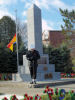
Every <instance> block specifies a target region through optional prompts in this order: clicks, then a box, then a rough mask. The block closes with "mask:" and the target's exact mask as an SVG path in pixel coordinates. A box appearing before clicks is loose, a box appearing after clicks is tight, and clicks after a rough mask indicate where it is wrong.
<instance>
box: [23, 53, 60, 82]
mask: <svg viewBox="0 0 75 100" xmlns="http://www.w3.org/2000/svg"><path fill="white" fill-rule="evenodd" d="M23 62H24V63H23V67H24V69H25V74H26V75H27V77H25V78H26V80H24V81H30V80H31V77H30V71H29V65H28V60H27V59H26V55H23ZM38 63H39V64H38V68H37V81H50V80H57V79H60V72H55V65H54V64H49V59H48V55H43V56H41V58H40V60H39V61H38Z"/></svg>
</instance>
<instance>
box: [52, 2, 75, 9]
mask: <svg viewBox="0 0 75 100" xmlns="http://www.w3.org/2000/svg"><path fill="white" fill-rule="evenodd" d="M50 5H52V6H54V7H55V8H57V9H59V8H62V9H68V10H72V9H75V5H68V4H66V3H64V2H62V1H61V0H52V2H51V4H50Z"/></svg>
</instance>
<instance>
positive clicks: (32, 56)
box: [26, 50, 40, 67]
mask: <svg viewBox="0 0 75 100" xmlns="http://www.w3.org/2000/svg"><path fill="white" fill-rule="evenodd" d="M26 57H27V59H28V60H29V67H33V66H34V67H37V66H38V64H37V60H38V59H40V54H39V52H38V51H37V50H33V51H31V50H29V51H28V52H27V53H26Z"/></svg>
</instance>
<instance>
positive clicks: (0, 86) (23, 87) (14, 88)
mask: <svg viewBox="0 0 75 100" xmlns="http://www.w3.org/2000/svg"><path fill="white" fill-rule="evenodd" d="M43 83H45V84H46V83H47V82H43ZM55 87H57V88H63V89H65V90H66V91H69V90H71V89H73V90H75V84H74V83H70V84H66V85H55V86H51V88H53V89H54V88H55ZM44 89H45V87H40V88H28V83H26V82H11V81H8V82H0V94H2V95H0V100H1V99H2V98H3V97H4V95H5V96H6V95H7V96H9V97H10V95H12V94H16V95H17V96H18V97H19V98H23V95H24V94H25V93H27V94H28V95H30V96H33V95H35V94H39V95H41V94H43V90H44ZM2 96H3V97H2Z"/></svg>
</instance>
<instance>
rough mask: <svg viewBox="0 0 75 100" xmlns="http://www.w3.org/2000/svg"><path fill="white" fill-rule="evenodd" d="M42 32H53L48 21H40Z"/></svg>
mask: <svg viewBox="0 0 75 100" xmlns="http://www.w3.org/2000/svg"><path fill="white" fill-rule="evenodd" d="M44 30H53V28H52V22H51V25H50V21H49V23H48V22H47V21H46V20H44V19H42V31H44Z"/></svg>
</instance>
